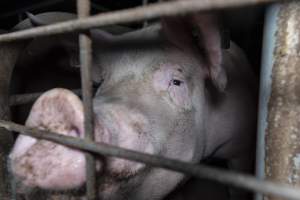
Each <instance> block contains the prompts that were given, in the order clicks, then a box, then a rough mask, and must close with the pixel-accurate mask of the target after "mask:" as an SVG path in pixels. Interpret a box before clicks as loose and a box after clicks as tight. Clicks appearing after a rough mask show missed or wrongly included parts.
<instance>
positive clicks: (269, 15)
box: [255, 4, 280, 200]
mask: <svg viewBox="0 0 300 200" xmlns="http://www.w3.org/2000/svg"><path fill="white" fill-rule="evenodd" d="M279 8H280V4H274V5H272V6H270V7H269V8H268V9H267V12H266V16H265V24H264V38H263V48H262V62H261V72H260V74H261V76H260V89H259V108H258V128H257V143H256V177H257V178H259V179H261V180H262V179H264V178H265V164H264V161H265V136H266V130H267V126H268V122H267V115H268V102H269V99H270V96H271V85H272V79H271V75H272V69H273V64H274V55H273V53H274V49H275V40H276V38H275V34H276V29H277V28H276V25H277V16H278V12H279ZM262 199H263V196H262V195H261V194H257V195H256V197H255V200H262Z"/></svg>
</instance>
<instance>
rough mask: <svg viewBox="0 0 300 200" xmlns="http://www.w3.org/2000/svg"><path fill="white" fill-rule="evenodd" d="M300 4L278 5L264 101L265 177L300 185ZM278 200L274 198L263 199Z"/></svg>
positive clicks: (295, 2)
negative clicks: (268, 89)
mask: <svg viewBox="0 0 300 200" xmlns="http://www.w3.org/2000/svg"><path fill="white" fill-rule="evenodd" d="M299 19H300V2H299V1H291V2H287V3H283V4H282V5H280V8H279V12H278V15H277V20H276V25H277V31H276V39H275V44H274V45H275V51H274V53H273V54H274V55H273V56H274V61H273V69H272V84H271V96H270V100H269V102H268V109H269V111H268V116H267V123H268V126H267V129H266V130H267V131H266V138H265V141H266V148H265V149H266V152H265V153H266V154H265V176H266V178H267V179H269V180H271V181H276V182H280V183H285V184H289V185H292V186H298V187H299V186H300V117H299V116H300V103H299V102H300V67H299V66H300V57H299V55H300V21H299ZM265 199H269V200H279V199H282V198H278V197H269V196H268V197H265Z"/></svg>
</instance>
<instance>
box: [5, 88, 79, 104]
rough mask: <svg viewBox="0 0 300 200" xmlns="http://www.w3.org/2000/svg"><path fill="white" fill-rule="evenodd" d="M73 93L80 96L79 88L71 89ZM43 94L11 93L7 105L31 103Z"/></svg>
mask: <svg viewBox="0 0 300 200" xmlns="http://www.w3.org/2000/svg"><path fill="white" fill-rule="evenodd" d="M71 91H72V92H73V93H75V94H76V95H78V96H81V89H75V90H71ZM42 94H44V92H35V93H30V94H16V95H12V96H11V97H10V98H9V105H10V106H18V105H22V104H26V103H31V102H33V101H35V100H36V99H37V98H38V97H39V96H41V95H42Z"/></svg>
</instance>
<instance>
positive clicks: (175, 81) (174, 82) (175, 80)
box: [172, 79, 183, 86]
mask: <svg viewBox="0 0 300 200" xmlns="http://www.w3.org/2000/svg"><path fill="white" fill-rule="evenodd" d="M182 83H183V81H181V80H178V79H173V80H172V84H173V85H176V86H180V85H181V84H182Z"/></svg>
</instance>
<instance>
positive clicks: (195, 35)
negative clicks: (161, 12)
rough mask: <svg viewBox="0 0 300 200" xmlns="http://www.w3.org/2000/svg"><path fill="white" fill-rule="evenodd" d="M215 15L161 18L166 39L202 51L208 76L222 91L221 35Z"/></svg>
mask: <svg viewBox="0 0 300 200" xmlns="http://www.w3.org/2000/svg"><path fill="white" fill-rule="evenodd" d="M217 21H218V20H217V17H216V16H214V15H212V14H207V13H197V14H191V15H188V16H184V17H170V18H164V19H163V22H162V24H163V32H164V34H165V35H166V37H167V39H168V40H169V41H170V42H171V43H173V44H175V45H176V46H179V47H180V48H182V49H184V50H186V51H193V52H195V51H197V52H198V53H200V52H201V51H204V58H205V60H206V63H207V71H208V76H209V78H210V79H211V80H212V82H213V83H214V85H215V86H216V87H217V88H218V89H220V90H221V91H224V89H225V87H226V84H227V77H226V73H225V70H224V69H223V68H222V49H221V36H220V30H219V27H218V22H217Z"/></svg>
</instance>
